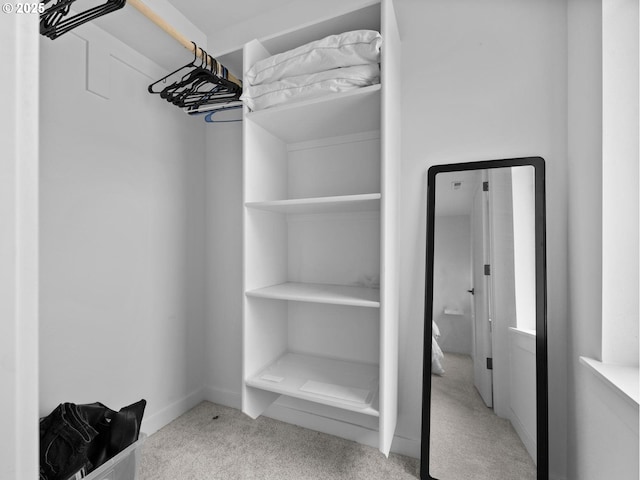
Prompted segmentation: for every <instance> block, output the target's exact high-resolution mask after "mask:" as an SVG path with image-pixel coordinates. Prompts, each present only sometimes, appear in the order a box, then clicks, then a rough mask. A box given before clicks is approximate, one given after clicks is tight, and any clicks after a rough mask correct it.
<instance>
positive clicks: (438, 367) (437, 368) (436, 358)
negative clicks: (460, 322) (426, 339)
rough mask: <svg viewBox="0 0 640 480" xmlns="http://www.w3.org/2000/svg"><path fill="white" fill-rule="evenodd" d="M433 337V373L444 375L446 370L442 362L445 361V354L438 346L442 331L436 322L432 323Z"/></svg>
mask: <svg viewBox="0 0 640 480" xmlns="http://www.w3.org/2000/svg"><path fill="white" fill-rule="evenodd" d="M432 326H433V327H432V328H433V330H432V336H431V373H435V374H436V375H444V368H443V367H442V360H443V359H444V353H442V349H441V348H440V345H438V340H437V339H438V337H440V329H439V328H438V326H437V325H436V322H432Z"/></svg>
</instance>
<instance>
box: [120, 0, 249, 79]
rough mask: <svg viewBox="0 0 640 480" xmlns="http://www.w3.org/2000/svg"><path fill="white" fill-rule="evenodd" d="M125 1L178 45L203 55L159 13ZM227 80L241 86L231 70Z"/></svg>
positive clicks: (140, 3) (139, 1) (134, 2)
mask: <svg viewBox="0 0 640 480" xmlns="http://www.w3.org/2000/svg"><path fill="white" fill-rule="evenodd" d="M127 3H128V4H129V5H131V6H132V7H133V8H135V9H136V10H138V11H139V12H140V13H141V14H142V15H144V16H145V17H147V18H148V19H149V20H151V21H152V22H153V23H155V24H156V25H157V26H158V27H160V28H161V29H162V30H164V31H165V32H166V33H168V34H169V35H170V36H171V37H173V38H174V39H175V40H177V41H178V43H179V44H180V45H182V46H183V47H184V48H186V49H187V50H189V51H190V52H191V53H195V54H196V55H197V56H198V57H200V58H202V57H203V55H204V50H202V49H201V48H200V47H196V48H197V49H198V51H197V52H195V51H194V50H195V48H194V46H193V43H192V42H191V40H189V39H188V38H187V37H185V36H184V35H182V34H181V33H180V32H179V31H177V30H176V29H175V28H174V27H173V26H171V25H169V24H168V23H167V22H166V21H165V20H164V19H163V18H162V17H161V16H160V15H158V14H157V13H156V12H154V11H153V10H151V9H150V8H149V7H148V6H147V5H145V4H144V3H142V1H141V0H127ZM227 78H228V80H229V81H231V82H233V83H235V84H236V85H238V86H240V87H242V81H241V80H239V79H238V78H236V77H235V76H234V75H233V74H231V72H229V74H228V77H227Z"/></svg>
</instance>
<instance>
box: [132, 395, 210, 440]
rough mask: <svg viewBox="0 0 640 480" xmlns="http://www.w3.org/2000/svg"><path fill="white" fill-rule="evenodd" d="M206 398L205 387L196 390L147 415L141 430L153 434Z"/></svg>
mask: <svg viewBox="0 0 640 480" xmlns="http://www.w3.org/2000/svg"><path fill="white" fill-rule="evenodd" d="M204 400H205V395H204V389H199V390H196V391H195V392H192V393H190V394H189V395H187V396H186V397H184V398H182V399H180V400H178V401H177V402H174V403H172V404H170V405H167V406H166V407H164V408H163V409H162V410H160V411H159V412H156V413H154V414H153V415H150V416H145V417H144V419H143V420H142V425H141V428H140V430H141V431H143V432H144V433H146V434H147V435H152V434H154V433H155V432H157V431H158V430H160V429H161V428H162V427H164V426H165V425H167V424H169V423H171V422H172V421H173V420H175V419H176V418H178V417H179V416H180V415H182V414H184V413H186V412H188V411H189V410H191V409H192V408H193V407H195V406H196V405H198V404H199V403H201V402H202V401H204Z"/></svg>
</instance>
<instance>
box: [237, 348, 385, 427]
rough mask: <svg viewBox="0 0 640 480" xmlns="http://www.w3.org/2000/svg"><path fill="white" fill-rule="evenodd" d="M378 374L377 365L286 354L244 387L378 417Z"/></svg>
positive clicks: (249, 380) (248, 381)
mask: <svg viewBox="0 0 640 480" xmlns="http://www.w3.org/2000/svg"><path fill="white" fill-rule="evenodd" d="M378 370H379V367H378V365H372V364H367V363H359V362H350V361H346V360H336V359H333V358H325V357H317V356H313V355H303V354H299V353H286V354H284V355H283V356H282V357H280V358H279V359H278V360H276V361H275V362H274V363H272V364H271V365H269V366H268V367H267V368H265V369H264V370H262V371H261V372H260V373H258V374H257V375H256V376H254V377H253V378H251V379H248V380H247V382H246V384H247V385H248V386H250V387H254V388H259V389H261V390H267V391H269V392H274V393H279V394H282V395H288V396H290V397H294V398H300V399H302V400H308V401H311V402H315V403H320V404H323V405H329V406H332V407H337V408H342V409H344V410H350V411H353V412H358V413H364V414H366V415H372V416H375V417H377V416H379V415H380V413H379V409H378V383H379V382H378V375H379V373H378Z"/></svg>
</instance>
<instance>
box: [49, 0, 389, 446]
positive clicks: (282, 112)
mask: <svg viewBox="0 0 640 480" xmlns="http://www.w3.org/2000/svg"><path fill="white" fill-rule="evenodd" d="M133 3H135V5H133ZM356 3H357V2H356ZM140 5H142V7H143V8H144V7H145V6H146V7H148V9H151V10H153V12H152V13H153V14H154V15H155V17H162V16H163V15H164V18H163V19H162V20H166V23H167V24H170V23H172V22H173V25H172V26H174V27H175V29H176V30H180V32H179V36H181V37H185V38H189V40H190V41H192V42H193V45H194V52H190V51H188V50H187V49H186V48H185V47H187V46H188V43H190V42H184V41H183V42H182V43H183V45H181V44H180V42H176V41H175V39H174V38H171V37H172V35H173V34H172V35H170V34H169V33H171V32H169V33H167V32H165V31H162V30H161V29H159V28H158V25H154V24H153V22H152V21H151V20H153V18H148V17H147V18H145V15H146V13H145V12H143V10H141V7H140ZM134 6H135V8H133V7H134ZM141 12H142V13H145V15H143V14H142V13H141ZM147 13H148V12H147ZM179 14H180V6H179V5H175V8H174V7H173V6H172V4H170V3H168V2H138V1H136V2H132V4H131V5H126V6H124V7H122V8H121V9H119V10H117V11H116V12H111V13H107V14H105V15H104V16H101V17H100V18H96V19H95V20H93V21H91V22H86V23H85V24H83V25H81V26H79V27H77V28H73V29H72V30H70V31H63V32H61V33H59V34H58V35H54V34H50V35H49V36H51V37H52V38H53V39H49V38H45V36H44V34H43V38H42V39H41V40H40V74H41V82H40V106H39V108H40V122H39V125H40V165H41V167H40V179H41V190H40V200H41V205H40V215H41V227H40V239H41V245H40V256H41V272H40V273H41V289H40V296H41V297H40V298H41V318H40V349H39V350H40V375H39V377H40V393H39V396H40V407H39V408H40V414H41V415H45V414H46V413H47V412H49V411H51V410H52V409H54V408H55V407H56V405H58V404H59V403H62V402H68V401H73V402H76V403H89V402H94V401H100V402H103V403H105V404H106V405H114V406H122V405H126V404H129V403H131V402H133V401H134V400H137V399H139V398H145V399H146V400H147V409H146V412H145V418H144V421H143V428H142V430H143V431H146V432H147V433H153V432H154V431H157V430H158V429H159V428H161V427H163V426H164V425H166V424H167V423H168V422H170V421H172V420H174V419H175V418H176V417H177V416H179V415H180V414H182V413H184V412H186V411H188V410H189V409H190V408H192V407H194V406H196V405H197V404H199V403H200V402H201V401H203V400H209V401H213V402H216V403H219V404H224V405H229V406H232V407H234V408H238V409H240V410H241V411H242V412H244V414H246V415H247V416H248V417H250V418H256V417H259V416H261V415H267V416H273V417H275V418H279V419H281V420H284V421H287V422H290V423H295V424H301V425H303V426H307V427H308V428H312V429H316V430H319V431H323V432H327V433H332V434H335V435H338V436H342V437H345V438H348V439H350V440H357V441H359V442H360V443H365V444H367V445H370V446H372V447H374V448H376V449H377V450H379V451H380V452H382V453H383V454H384V455H388V454H389V452H390V448H391V443H392V440H393V438H394V432H395V427H396V422H397V383H398V373H397V372H398V346H397V342H398V254H397V235H398V227H397V221H398V215H397V209H398V200H399V188H398V181H399V166H400V162H399V160H400V133H399V132H400V117H399V111H400V107H401V105H400V94H401V92H400V88H399V87H398V85H399V75H400V63H399V62H400V37H399V31H398V26H397V20H396V16H395V10H394V6H393V3H392V2H391V1H386V0H385V1H384V2H376V1H374V2H360V5H356V6H348V5H347V6H346V7H343V8H341V9H339V10H336V11H335V12H330V13H329V12H323V13H322V15H319V14H316V15H315V16H314V18H313V19H312V21H305V22H302V23H300V24H297V25H293V26H290V27H288V28H286V29H281V31H278V30H273V31H271V32H270V33H269V34H268V35H262V36H256V37H253V36H252V35H253V34H252V35H249V36H247V35H245V36H246V37H247V40H246V41H243V42H242V43H239V44H237V45H236V46H235V47H234V48H233V49H231V50H229V51H220V50H219V49H218V51H217V52H214V51H215V49H216V48H217V47H216V45H207V38H206V37H204V35H200V36H198V31H197V29H196V28H195V27H194V26H193V24H191V23H190V21H189V20H188V19H185V18H180V15H179ZM112 15H113V17H110V16H112ZM117 15H119V17H118V18H120V19H123V26H122V27H118V26H117V25H116V26H115V27H114V18H116V17H115V16H117ZM156 20H157V18H156ZM131 24H134V25H136V27H138V28H139V29H140V32H141V33H142V32H152V33H153V36H152V37H151V39H152V40H153V41H157V42H160V45H163V46H164V45H166V54H163V50H162V49H160V48H158V46H157V45H156V46H154V47H153V48H150V47H149V46H146V45H145V44H144V41H143V40H141V39H140V38H138V36H137V35H135V36H134V35H132V33H131V32H130V31H127V28H129V27H130V25H131ZM103 28H104V29H103ZM192 32H195V33H192ZM348 32H363V33H362V34H361V36H353V35H351V36H349V37H344V38H340V35H344V34H347V33H348ZM192 35H193V36H194V38H191V36H192ZM173 36H174V37H175V35H173ZM329 37H337V38H339V40H336V41H340V42H342V44H341V45H340V46H339V47H340V48H342V50H344V49H349V48H352V47H351V46H352V45H355V46H356V47H358V46H359V45H366V46H368V45H371V48H372V49H373V53H372V55H373V56H371V57H366V55H368V54H367V53H362V52H359V51H355V52H354V53H351V52H347V54H345V55H347V56H348V55H352V56H354V58H355V59H351V60H350V59H348V60H347V63H345V64H339V65H337V67H342V68H336V66H335V65H333V64H330V65H329V66H325V65H323V64H322V61H323V60H322V59H320V60H316V63H318V64H319V66H316V65H313V62H314V60H313V58H314V57H313V52H312V53H311V55H309V56H308V58H309V59H310V60H308V61H307V63H308V64H309V65H305V66H303V68H307V69H310V71H311V73H314V74H316V75H326V74H327V72H328V73H329V74H332V75H334V74H335V73H338V74H339V75H340V79H339V80H337V81H336V82H335V83H331V84H330V86H329V88H328V89H327V90H326V91H323V92H320V93H316V92H312V93H311V95H307V96H301V95H300V93H297V95H298V96H293V97H292V98H285V99H282V100H280V99H278V100H277V101H274V103H273V104H268V105H267V104H264V103H262V104H260V103H257V102H258V100H256V101H254V103H250V102H248V101H246V100H245V102H244V106H243V107H242V108H238V107H240V106H242V103H241V101H240V100H239V98H238V97H239V94H240V93H242V91H239V92H238V93H237V94H236V90H234V86H235V85H242V86H244V94H245V95H246V96H250V95H251V92H252V91H253V90H251V89H252V88H255V89H258V88H263V87H264V86H265V85H267V86H268V85H270V82H272V81H273V79H269V78H266V79H263V80H261V81H260V82H258V80H257V79H251V82H254V83H262V85H258V86H256V87H254V86H253V85H251V84H250V82H249V81H247V80H244V81H243V79H244V78H251V71H250V69H251V67H252V66H254V65H255V64H257V63H258V62H259V61H261V60H265V59H268V58H270V57H273V58H276V57H275V56H276V55H278V54H283V53H285V52H289V51H292V50H294V49H296V48H299V47H304V46H305V45H310V44H311V45H313V42H317V41H320V40H322V39H326V38H329ZM152 40H150V41H149V42H147V43H150V42H151V41H152ZM185 43H186V45H184V44H185ZM342 45H346V46H342ZM145 48H146V50H145ZM323 48H325V50H327V48H326V46H322V45H321V46H319V47H317V51H322V49H323ZM331 48H335V49H336V50H337V49H338V48H337V47H331ZM358 48H359V47H358ZM146 52H150V53H149V55H148V56H147V54H146ZM201 53H202V55H203V56H202V57H201V56H200V54H201ZM213 53H215V56H214V55H213ZM204 54H207V55H210V57H209V56H207V57H206V59H205V57H204ZM359 55H363V56H359ZM365 57H366V59H364V60H363V58H365ZM189 62H191V63H190V64H189ZM349 62H350V63H349ZM364 62H366V65H360V64H361V63H364ZM212 64H215V68H216V70H215V73H216V75H218V76H219V77H221V78H223V80H221V81H220V84H219V85H217V86H216V88H215V94H214V95H212V94H211V92H210V91H209V90H207V91H206V95H205V94H202V93H199V92H200V91H202V87H200V86H199V84H198V88H200V90H198V89H197V88H196V89H194V91H195V92H197V93H198V96H196V94H194V93H193V92H191V91H190V92H189V95H190V96H187V95H186V94H185V92H186V88H187V87H184V85H185V84H187V81H192V82H196V81H201V79H202V78H203V75H205V74H206V72H205V73H203V71H204V70H207V69H213V68H214V67H212V66H211V65H212ZM351 64H354V67H351ZM349 67H351V68H349ZM363 67H364V68H366V69H367V70H370V71H372V72H374V74H373V75H371V77H367V78H366V79H365V80H364V82H365V83H358V84H355V83H354V85H351V84H350V83H349V84H348V85H346V86H344V85H342V84H340V83H339V82H340V81H342V78H344V77H347V76H348V75H350V71H351V70H352V69H354V68H357V69H360V70H358V71H357V72H356V75H360V73H359V72H360V71H361V70H362V69H363ZM284 75H285V76H287V75H288V77H292V76H296V74H295V72H294V73H293V74H292V73H288V74H287V73H286V72H285V74H284ZM192 78H193V79H195V80H192ZM315 78H316V77H313V79H312V80H315ZM354 78H355V77H354ZM359 78H360V77H358V78H357V79H356V80H354V82H357V81H359ZM276 80H278V79H276ZM283 81H289V79H288V78H285V79H284V80H283ZM323 81H324V80H323ZM171 82H175V83H174V84H175V85H176V86H175V87H174V88H169V86H170V85H171V84H172V83H171ZM180 82H181V83H180ZM349 82H350V80H349ZM194 84H195V83H194ZM243 84H244V85H243ZM331 85H337V86H336V87H333V86H331ZM298 90H302V89H298ZM211 91H213V90H211ZM205 97H206V101H201V100H202V99H203V98H205ZM212 97H213V98H214V100H215V101H211V98H212ZM256 98H257V97H256ZM260 101H263V99H262V98H260ZM263 102H264V101H263ZM220 107H222V108H220ZM230 107H233V108H230ZM198 110H200V111H198ZM225 192H226V193H225ZM232 235H233V236H234V237H233V238H235V239H236V241H235V242H234V244H233V245H229V244H227V242H229V239H230V238H232ZM238 239H240V240H241V243H238V242H237V240H238ZM225 337H226V338H228V339H229V341H228V342H225V340H224V338H225ZM238 340H240V342H239V343H237V341H238ZM225 343H226V344H227V350H225V349H224V344H225ZM221 344H223V348H218V346H219V345H221Z"/></svg>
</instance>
